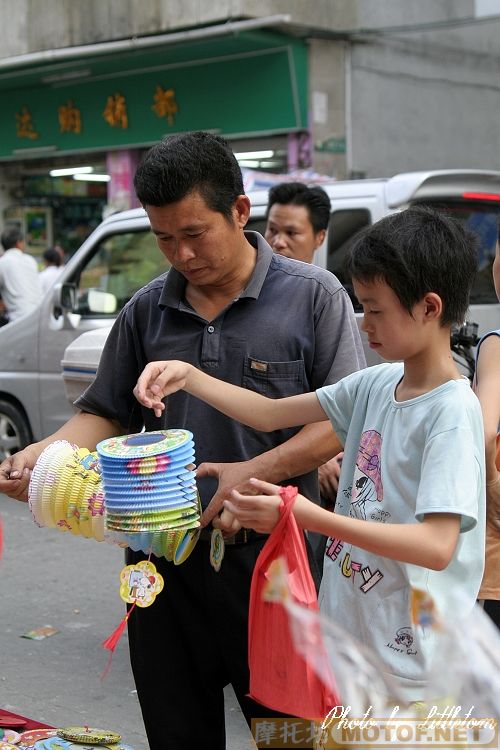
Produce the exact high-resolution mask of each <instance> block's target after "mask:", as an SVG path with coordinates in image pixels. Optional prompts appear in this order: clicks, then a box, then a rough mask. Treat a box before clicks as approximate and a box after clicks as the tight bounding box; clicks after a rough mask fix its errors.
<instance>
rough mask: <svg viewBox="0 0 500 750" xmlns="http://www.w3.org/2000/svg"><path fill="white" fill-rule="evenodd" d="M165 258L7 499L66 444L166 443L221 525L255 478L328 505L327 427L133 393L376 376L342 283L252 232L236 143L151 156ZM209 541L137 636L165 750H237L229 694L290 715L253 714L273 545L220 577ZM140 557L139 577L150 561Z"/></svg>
mask: <svg viewBox="0 0 500 750" xmlns="http://www.w3.org/2000/svg"><path fill="white" fill-rule="evenodd" d="M135 187H136V192H137V195H138V198H139V200H140V201H141V203H142V204H143V205H144V207H145V209H146V211H147V213H148V216H149V219H150V222H151V228H152V231H153V232H154V233H155V235H156V237H157V242H158V247H159V249H160V251H161V252H162V253H163V254H164V255H165V257H166V258H167V260H168V261H169V262H170V263H171V265H172V268H171V270H170V271H169V272H168V273H167V274H165V275H164V276H161V277H159V278H158V279H155V280H154V281H152V282H151V283H150V284H148V285H147V286H146V287H144V288H143V289H141V290H140V291H139V292H137V294H136V295H135V296H134V297H133V298H132V300H131V301H130V302H129V303H128V304H127V305H126V306H125V307H124V309H123V310H122V312H121V313H120V315H119V316H118V318H117V320H116V323H115V325H114V326H113V329H112V331H111V333H110V335H109V337H108V340H107V342H106V345H105V348H104V351H103V354H102V357H101V361H100V365H99V370H98V373H97V377H96V379H95V381H94V383H93V384H92V385H91V386H90V387H89V388H88V389H87V391H86V392H85V393H84V394H83V396H82V397H81V398H80V399H79V400H78V402H77V406H78V407H79V408H80V409H81V411H80V412H79V413H78V414H77V415H75V416H74V417H73V418H72V419H71V420H70V421H69V422H68V423H67V424H66V425H65V426H64V427H63V428H61V430H59V431H58V432H57V433H55V434H54V435H52V436H51V437H50V438H48V439H46V440H44V441H42V442H40V443H37V444H35V445H32V446H29V447H28V448H27V449H25V450H24V451H22V452H21V453H20V454H16V455H15V456H14V457H13V458H12V459H8V460H7V461H6V462H4V464H3V465H2V466H1V467H0V476H1V475H2V474H3V477H4V479H3V481H2V480H1V479H0V491H3V492H7V494H10V495H11V496H17V497H21V496H22V495H23V492H24V490H23V483H24V487H25V475H24V474H23V470H24V469H25V467H29V468H31V467H32V466H33V465H34V462H35V460H36V458H37V456H38V455H39V454H40V452H41V451H42V450H43V448H44V447H45V446H46V445H47V444H48V443H50V442H52V441H54V440H55V439H67V440H71V441H72V442H75V443H77V444H79V445H81V446H85V447H88V448H90V449H92V448H94V446H95V444H96V443H97V442H98V441H99V440H101V439H103V438H105V437H110V436H112V435H118V434H123V433H125V432H137V431H140V430H141V428H142V427H143V425H144V426H145V427H146V430H155V429H161V428H170V427H172V428H174V427H175V428H184V429H188V430H190V431H191V432H192V433H193V434H194V440H195V451H196V459H197V462H198V463H199V464H201V465H200V466H199V469H198V474H197V476H198V484H199V490H200V495H201V498H202V502H203V506H204V508H205V512H204V515H203V518H202V523H203V524H205V525H208V526H210V525H211V522H212V520H213V525H217V524H219V525H220V521H218V520H217V517H218V514H219V511H220V509H221V507H222V502H223V500H224V499H225V498H226V497H227V496H228V492H229V490H230V489H231V488H232V487H234V486H236V485H238V486H240V487H245V486H246V485H245V483H246V482H247V480H248V479H249V478H250V477H252V476H258V477H262V478H265V479H267V480H269V481H271V482H280V481H283V482H286V481H288V480H289V479H290V478H292V477H293V478H294V479H293V481H294V484H297V485H298V486H299V488H300V491H301V492H303V493H304V494H306V495H307V496H308V497H311V498H314V497H316V498H317V497H318V483H317V475H316V472H315V471H314V469H315V467H316V466H318V465H319V464H321V463H323V462H324V461H325V460H327V459H328V458H330V457H331V448H330V442H331V435H332V433H331V428H330V426H329V423H328V422H323V423H320V424H318V425H310V426H308V427H306V428H303V429H302V430H297V429H289V430H281V431H276V432H274V433H270V434H264V433H259V432H255V431H254V430H251V429H249V428H247V427H243V426H242V425H240V424H239V423H236V422H234V421H232V420H230V419H228V418H227V417H225V416H224V415H222V414H219V413H218V412H217V411H215V410H214V409H211V408H210V407H208V406H206V405H205V404H204V403H203V402H201V401H199V400H197V399H194V398H192V397H190V396H189V395H187V394H186V393H184V392H179V393H176V394H175V395H174V396H172V397H169V398H168V401H167V408H166V411H165V413H164V416H162V418H161V419H158V418H156V417H155V416H154V414H153V412H151V411H150V410H149V409H143V408H142V407H140V406H139V404H138V403H137V402H136V400H135V398H134V396H133V392H132V391H133V387H134V385H135V383H136V381H137V378H138V376H139V375H140V373H141V372H142V369H143V368H144V366H145V365H146V363H147V362H149V361H151V360H157V359H165V358H170V359H182V360H185V361H188V362H190V363H192V364H194V365H196V366H197V367H200V368H201V369H203V370H205V371H206V372H209V373H210V374H212V375H215V376H216V377H219V378H221V379H224V380H227V381H229V382H232V383H236V384H238V385H243V386H245V387H247V388H251V389H253V390H257V391H260V392H262V393H266V394H267V395H275V396H276V397H279V396H285V395H292V394H295V393H301V392H304V391H311V390H314V389H316V388H318V387H319V386H321V385H324V384H326V383H331V382H334V381H337V380H338V379H339V378H341V377H343V376H344V375H347V374H348V373H350V372H352V371H354V370H356V369H359V368H360V367H361V366H363V365H364V358H363V352H362V346H361V341H360V338H359V334H358V329H357V325H356V320H355V317H354V314H353V310H352V306H351V303H350V300H349V298H348V296H347V294H346V292H345V290H344V289H343V287H342V286H341V285H340V283H339V282H338V280H337V279H336V278H335V277H334V276H332V274H330V273H328V272H326V271H323V270H320V269H318V268H315V267H314V266H308V265H305V264H297V263H295V262H293V261H290V260H289V259H287V258H282V257H280V256H277V255H275V254H273V252H272V250H271V248H270V247H269V245H268V244H267V243H266V242H265V240H264V239H263V238H262V237H261V236H260V235H258V234H254V233H251V232H250V233H248V234H245V233H244V231H243V230H244V227H245V224H246V222H247V219H248V215H249V210H250V204H249V200H248V198H247V197H246V196H245V195H244V194H243V184H242V178H241V172H240V169H239V166H238V163H237V161H236V159H235V158H234V155H233V154H232V152H231V150H230V148H229V146H228V144H227V143H226V142H225V141H224V140H223V139H221V138H218V137H217V136H213V135H210V134H207V133H190V134H183V135H179V136H173V137H169V138H167V139H165V140H163V141H162V142H161V143H159V144H157V145H156V146H153V148H152V149H151V150H150V151H149V152H148V153H147V155H146V157H145V159H144V160H143V162H142V163H141V165H140V166H139V168H138V170H137V174H136V178H135ZM205 537H209V533H208V531H206V532H205V534H204V535H203V537H202V538H201V539H200V541H199V542H198V544H197V545H196V547H195V549H194V550H193V552H192V554H191V555H190V557H189V558H188V559H187V560H186V561H185V562H184V563H183V564H182V565H179V566H174V565H173V564H171V563H167V562H166V560H165V559H164V558H159V559H156V558H155V559H154V562H155V565H156V566H157V568H158V570H159V571H160V573H161V574H162V575H163V576H164V578H165V587H164V590H163V591H162V593H161V595H160V596H158V597H157V599H156V601H155V603H154V605H153V606H151V607H147V608H139V607H136V608H135V610H134V612H133V613H132V615H131V617H130V619H129V622H128V627H129V643H130V654H131V662H132V669H133V673H134V678H135V681H136V685H137V692H138V696H139V700H140V703H141V708H142V713H143V717H144V722H145V726H146V731H147V734H148V739H149V743H150V747H151V748H152V750H187V749H188V748H189V750H191V748H193V747H194V748H207V749H208V750H222V749H223V748H224V747H225V722H224V696H223V689H224V686H225V685H227V684H229V683H231V684H232V685H233V688H234V690H235V693H236V696H237V698H238V700H239V702H240V705H241V707H242V710H243V712H244V715H245V717H246V719H247V721H248V722H249V723H250V721H251V718H252V717H256V718H260V717H272V716H277V714H276V713H275V712H273V711H270V710H269V709H266V708H265V707H264V706H261V705H258V704H256V703H254V702H253V701H252V700H250V699H249V698H248V697H247V696H246V693H247V691H248V659H247V639H248V632H247V628H248V598H249V588H250V581H251V576H252V571H253V566H254V564H255V560H256V559H257V556H258V554H259V552H260V550H261V548H262V545H263V543H264V540H265V537H262V536H260V535H257V534H255V533H253V532H247V531H245V530H241V531H240V532H238V534H236V536H233V538H232V539H228V540H227V543H226V550H225V556H224V560H223V562H222V567H221V569H220V571H219V572H216V571H215V570H214V568H213V567H212V566H211V564H210V560H209V542H208V540H207V539H206V538H205ZM144 557H145V556H144V555H143V554H142V553H134V552H132V551H130V550H128V552H127V560H128V562H129V564H131V563H133V562H136V561H137V560H139V559H143V558H144Z"/></svg>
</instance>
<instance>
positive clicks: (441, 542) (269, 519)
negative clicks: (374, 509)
mask: <svg viewBox="0 0 500 750" xmlns="http://www.w3.org/2000/svg"><path fill="white" fill-rule="evenodd" d="M251 484H252V485H253V487H254V488H255V489H256V490H258V491H261V492H263V493H264V494H262V495H254V496H248V495H241V494H240V493H239V492H237V491H236V490H233V492H232V493H231V495H232V499H231V500H230V501H226V502H225V503H224V505H225V507H226V508H227V509H228V510H229V511H230V512H231V513H233V515H234V516H236V518H237V519H238V521H239V523H240V524H241V525H242V526H243V527H250V528H253V529H255V530H256V531H259V532H262V533H269V532H270V531H272V529H273V528H274V526H275V525H276V523H277V521H278V518H279V505H280V502H281V497H280V495H279V494H278V493H279V489H280V488H279V487H277V486H275V485H272V484H269V483H268V482H261V481H260V480H257V479H252V480H251ZM293 513H294V516H295V518H296V520H297V523H298V524H299V526H301V527H302V528H304V529H308V530H309V531H316V532H319V533H320V534H324V535H325V536H329V537H333V538H338V539H341V540H342V541H344V542H347V543H348V544H354V545H356V546H357V547H361V548H362V549H365V550H367V551H368V552H372V553H373V554H376V555H380V556H382V557H388V558H390V559H392V560H398V561H399V562H404V563H411V564H412V565H420V566H422V567H424V568H430V569H431V570H444V568H446V566H447V565H448V564H449V562H450V560H451V558H452V556H453V553H454V551H455V547H456V545H457V542H458V537H459V533H460V516H458V515H455V514H448V513H435V514H428V515H426V516H425V517H424V520H423V521H422V522H421V523H417V522H416V523H414V524H413V523H411V524H386V523H370V522H369V521H362V520H360V519H357V518H350V517H348V516H341V515H339V514H337V513H331V512H330V511H328V510H325V509H324V508H320V507H319V506H318V505H316V504H315V503H312V502H311V501H310V500H307V499H306V498H305V497H303V495H297V498H296V500H295V504H294V508H293Z"/></svg>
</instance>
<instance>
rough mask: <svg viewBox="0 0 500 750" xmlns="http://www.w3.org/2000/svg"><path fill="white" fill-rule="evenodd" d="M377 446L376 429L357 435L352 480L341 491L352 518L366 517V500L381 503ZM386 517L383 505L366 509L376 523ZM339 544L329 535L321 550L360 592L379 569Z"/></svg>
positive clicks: (377, 577)
mask: <svg viewBox="0 0 500 750" xmlns="http://www.w3.org/2000/svg"><path fill="white" fill-rule="evenodd" d="M381 448H382V437H381V435H380V433H379V432H377V431H376V430H367V431H366V432H364V433H363V434H362V435H361V440H360V444H359V449H358V455H357V458H356V467H355V470H354V477H353V483H352V486H351V487H350V488H349V490H348V491H347V492H345V495H346V497H347V499H349V500H350V507H349V515H350V516H352V517H353V518H359V519H362V520H364V521H366V507H365V506H366V503H368V502H369V503H376V502H379V503H381V502H382V500H383V498H384V489H383V487H382V478H381V475H380V454H381ZM369 512H370V511H369ZM389 518H390V513H388V512H387V511H385V510H383V508H375V509H374V510H373V512H371V513H370V519H371V520H374V521H379V522H380V523H385V522H386V521H387V520H388V519H389ZM343 548H344V542H343V541H342V540H341V539H332V538H329V539H328V541H327V543H326V550H325V554H326V555H327V557H329V558H330V559H331V560H338V564H339V567H340V570H341V572H342V575H343V576H344V578H350V579H351V582H352V584H353V586H358V587H359V589H360V590H361V591H362V592H363V593H364V594H366V593H368V591H370V590H371V589H372V588H373V587H374V586H375V585H376V584H377V583H378V582H379V581H381V580H382V578H383V577H384V575H383V573H382V572H381V571H380V570H378V569H377V570H375V571H372V570H371V569H370V567H369V565H366V564H364V563H363V562H360V561H358V560H352V559H351V553H350V552H346V551H343ZM351 549H352V547H351ZM359 553H362V550H358V552H357V554H359Z"/></svg>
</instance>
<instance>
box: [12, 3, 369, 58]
mask: <svg viewBox="0 0 500 750" xmlns="http://www.w3.org/2000/svg"><path fill="white" fill-rule="evenodd" d="M0 13H1V15H3V16H4V18H5V17H7V14H8V18H9V23H8V24H6V23H4V24H0V50H1V52H0V55H1V57H9V56H11V55H20V54H25V53H27V52H34V51H38V50H44V49H52V48H58V47H69V46H72V45H77V44H91V43H94V42H102V41H107V40H111V39H120V38H127V37H131V36H135V35H149V34H157V33H160V32H165V31H169V30H173V29H179V28H183V27H189V26H196V25H200V24H201V25H203V24H209V23H214V22H217V23H224V22H225V21H227V20H228V19H231V18H245V17H248V18H252V17H259V16H269V15H275V14H290V15H292V16H293V20H294V22H295V23H299V24H306V25H317V26H319V27H320V28H325V29H329V28H351V27H352V26H354V25H355V19H356V2H352V1H351V0H312V2H310V1H309V0H212V2H206V0H0Z"/></svg>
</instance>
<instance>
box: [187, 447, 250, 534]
mask: <svg viewBox="0 0 500 750" xmlns="http://www.w3.org/2000/svg"><path fill="white" fill-rule="evenodd" d="M253 473H254V470H253V469H252V461H235V462H234V463H227V464H226V463H216V464H215V463H203V464H200V466H199V467H198V470H197V472H196V477H197V478H200V477H216V479H218V481H219V486H218V488H217V492H216V493H215V495H214V496H213V498H212V499H211V501H210V503H209V504H208V505H207V507H206V508H205V511H204V513H203V515H202V517H201V525H202V526H208V524H209V523H210V522H211V521H212V525H213V526H216V527H218V528H221V529H222V530H223V531H228V532H229V531H230V529H231V528H232V526H231V525H230V524H229V525H228V528H224V526H222V525H221V521H222V523H225V521H226V519H228V516H223V517H221V518H220V519H215V517H216V516H218V514H219V513H220V511H221V510H222V507H223V503H224V500H228V499H229V498H230V497H231V490H233V489H238V490H240V491H241V492H247V493H248V494H255V488H254V487H252V485H251V484H249V482H248V480H249V479H250V477H252V476H253ZM212 519H214V520H212ZM239 528H241V526H240V527H239ZM238 530H239V529H238V528H235V529H234V531H232V532H231V533H236V531H238Z"/></svg>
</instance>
